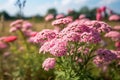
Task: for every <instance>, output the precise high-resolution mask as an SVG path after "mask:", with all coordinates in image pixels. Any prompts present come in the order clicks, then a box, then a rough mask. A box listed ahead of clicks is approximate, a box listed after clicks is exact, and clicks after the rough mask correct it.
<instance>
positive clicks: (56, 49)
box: [49, 39, 67, 57]
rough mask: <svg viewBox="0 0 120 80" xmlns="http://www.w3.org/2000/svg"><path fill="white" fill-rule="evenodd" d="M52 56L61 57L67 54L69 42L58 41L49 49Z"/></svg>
mask: <svg viewBox="0 0 120 80" xmlns="http://www.w3.org/2000/svg"><path fill="white" fill-rule="evenodd" d="M49 52H50V54H52V55H54V56H57V57H61V56H64V55H66V53H67V42H66V41H64V40H62V39H57V40H56V42H55V45H54V46H53V47H51V48H50V49H49Z"/></svg>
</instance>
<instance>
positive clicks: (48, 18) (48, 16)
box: [45, 14, 54, 21]
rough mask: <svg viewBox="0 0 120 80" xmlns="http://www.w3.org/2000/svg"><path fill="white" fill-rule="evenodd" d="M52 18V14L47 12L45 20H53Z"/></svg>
mask: <svg viewBox="0 0 120 80" xmlns="http://www.w3.org/2000/svg"><path fill="white" fill-rule="evenodd" d="M53 19H54V15H53V14H48V15H47V16H46V17H45V21H50V20H53Z"/></svg>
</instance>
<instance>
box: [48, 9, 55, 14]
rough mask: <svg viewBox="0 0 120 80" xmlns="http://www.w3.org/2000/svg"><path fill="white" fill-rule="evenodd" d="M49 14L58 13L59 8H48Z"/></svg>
mask: <svg viewBox="0 0 120 80" xmlns="http://www.w3.org/2000/svg"><path fill="white" fill-rule="evenodd" d="M47 14H53V15H56V14H57V10H56V9H55V8H51V9H48V11H47Z"/></svg>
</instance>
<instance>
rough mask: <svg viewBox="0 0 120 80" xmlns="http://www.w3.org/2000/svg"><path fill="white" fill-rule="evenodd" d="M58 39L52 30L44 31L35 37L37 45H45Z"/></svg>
mask: <svg viewBox="0 0 120 80" xmlns="http://www.w3.org/2000/svg"><path fill="white" fill-rule="evenodd" d="M55 37H56V33H55V32H54V31H53V30H50V29H44V30H42V31H41V32H39V33H37V34H36V36H35V40H34V42H35V43H44V42H46V41H50V40H52V39H54V38H55Z"/></svg>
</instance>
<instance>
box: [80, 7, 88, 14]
mask: <svg viewBox="0 0 120 80" xmlns="http://www.w3.org/2000/svg"><path fill="white" fill-rule="evenodd" d="M79 12H80V13H81V14H88V13H89V8H88V7H87V6H84V7H82V8H81V9H80V11H79Z"/></svg>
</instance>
